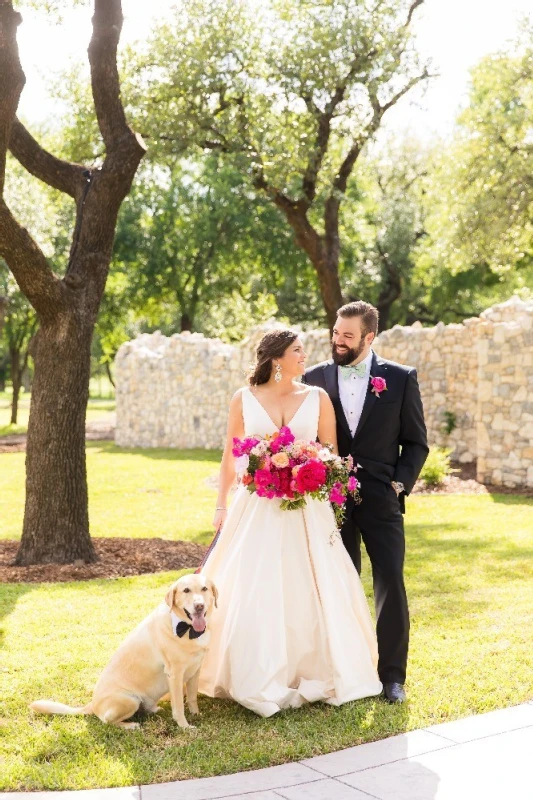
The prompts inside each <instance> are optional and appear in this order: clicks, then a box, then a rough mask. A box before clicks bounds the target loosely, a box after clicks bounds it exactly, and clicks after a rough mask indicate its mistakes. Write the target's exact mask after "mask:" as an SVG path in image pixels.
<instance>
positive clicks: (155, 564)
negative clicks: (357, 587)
mask: <svg viewBox="0 0 533 800" xmlns="http://www.w3.org/2000/svg"><path fill="white" fill-rule="evenodd" d="M454 467H455V469H456V472H454V474H453V475H450V476H448V477H447V478H445V479H444V481H443V483H442V485H441V486H435V487H432V488H428V487H427V486H425V484H423V483H422V481H418V482H417V484H416V486H415V488H414V491H413V494H458V493H461V494H488V493H494V492H497V493H498V494H516V495H522V496H526V497H533V490H531V489H523V490H517V489H509V488H508V487H505V486H485V485H483V484H482V483H478V482H477V480H476V469H475V464H455V465H454ZM93 542H94V547H95V550H96V553H97V556H98V561H96V562H95V563H94V564H86V563H85V562H83V561H82V562H78V563H75V564H42V565H36V566H31V567H15V566H12V565H13V562H14V560H15V555H16V552H17V548H18V544H19V543H18V542H17V541H9V540H8V541H1V540H0V583H41V582H50V583H57V582H68V581H84V580H90V579H91V578H122V577H126V576H128V575H142V574H143V573H147V572H172V571H177V570H180V569H187V568H188V569H190V568H196V567H197V566H199V564H201V562H202V559H203V557H204V555H205V552H206V550H207V548H206V547H204V546H203V545H199V544H195V543H194V542H182V541H169V540H167V539H119V538H116V539H93Z"/></svg>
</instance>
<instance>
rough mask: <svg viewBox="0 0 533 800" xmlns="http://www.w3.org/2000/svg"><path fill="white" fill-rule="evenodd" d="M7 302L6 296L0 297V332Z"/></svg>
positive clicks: (0, 331)
mask: <svg viewBox="0 0 533 800" xmlns="http://www.w3.org/2000/svg"><path fill="white" fill-rule="evenodd" d="M8 302H9V301H8V299H7V297H0V334H1V333H2V328H3V327H4V322H5V318H6V311H7V306H8Z"/></svg>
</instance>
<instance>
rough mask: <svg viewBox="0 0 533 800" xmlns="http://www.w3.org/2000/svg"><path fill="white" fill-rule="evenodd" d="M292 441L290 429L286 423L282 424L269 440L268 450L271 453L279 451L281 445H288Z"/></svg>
mask: <svg viewBox="0 0 533 800" xmlns="http://www.w3.org/2000/svg"><path fill="white" fill-rule="evenodd" d="M293 442H294V436H293V434H292V433H291V429H290V428H288V427H287V426H286V425H284V426H283V427H282V428H280V429H279V431H278V432H277V434H276V435H275V436H274V438H273V439H272V441H271V442H270V450H271V451H272V452H273V453H279V451H280V450H281V449H282V448H283V447H288V446H289V445H291V444H292V443H293Z"/></svg>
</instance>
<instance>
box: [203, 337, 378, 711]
mask: <svg viewBox="0 0 533 800" xmlns="http://www.w3.org/2000/svg"><path fill="white" fill-rule="evenodd" d="M305 358H306V356H305V352H304V348H303V345H302V342H301V341H300V339H299V338H298V335H297V334H296V333H294V332H293V331H290V330H276V331H273V332H271V333H267V334H266V335H265V336H264V337H263V339H262V340H261V342H260V344H259V346H258V348H257V363H256V366H255V369H254V371H253V373H252V375H251V376H250V378H249V383H250V386H249V387H246V388H243V389H239V390H238V391H237V392H236V394H235V395H234V397H233V399H232V401H231V404H230V411H229V421H228V435H227V442H226V447H225V449H224V455H223V457H222V465H221V470H220V488H219V494H218V500H217V507H216V512H215V517H214V521H213V524H214V526H215V530H216V531H217V536H216V538H215V541H214V545H212V546H211V548H210V550H209V552H208V555H207V557H206V560H205V561H204V564H203V566H202V573H203V574H205V575H207V577H209V578H211V579H213V580H214V581H215V583H216V585H217V588H218V590H219V593H220V601H219V607H218V609H217V610H216V611H214V613H213V615H212V618H211V623H210V629H211V632H212V633H211V637H212V638H211V646H210V648H209V651H208V653H207V655H206V657H205V660H204V663H203V666H202V671H201V675H200V687H199V688H200V691H201V692H202V693H203V694H206V695H209V696H210V697H225V698H232V699H233V700H236V701H237V702H238V703H240V704H241V705H243V706H245V707H246V708H249V709H251V710H252V711H255V713H256V714H259V715H260V716H262V717H270V716H271V715H272V714H275V713H276V712H278V711H280V709H283V708H297V707H299V706H301V705H302V704H303V703H306V702H315V701H317V700H322V701H325V702H326V703H330V704H331V705H335V706H337V705H340V704H341V703H347V702H349V701H350V700H356V699H358V698H361V697H369V696H371V695H378V694H379V693H380V692H381V683H380V681H379V678H378V675H377V671H376V666H377V655H378V654H377V645H376V639H375V633H374V626H373V624H372V620H371V617H370V613H369V610H368V605H367V602H366V598H365V595H364V592H363V588H362V586H361V582H360V579H359V576H358V574H357V571H356V569H355V567H354V566H353V563H352V561H351V559H350V557H349V555H348V553H347V552H346V550H345V549H344V546H343V544H342V541H341V539H340V536H338V535H337V532H336V525H335V518H334V515H333V511H332V509H331V507H330V505H329V503H327V502H325V501H321V500H315V499H312V498H307V504H306V506H305V508H303V509H298V510H295V511H282V510H281V509H280V503H281V501H280V500H278V499H273V500H270V499H267V498H265V497H258V496H257V495H256V494H250V493H249V492H248V491H247V489H246V487H245V486H243V485H242V484H241V485H240V486H239V488H238V489H237V491H236V493H235V495H234V497H233V500H232V503H231V506H230V508H229V509H227V507H226V502H227V497H228V493H229V490H230V487H231V485H232V483H233V481H234V479H235V468H234V459H233V456H232V443H233V437H238V438H239V439H242V438H244V436H251V435H254V434H255V435H258V436H266V435H267V434H273V433H275V432H276V431H278V430H279V428H281V427H282V426H283V425H287V426H289V427H290V429H291V431H292V432H293V434H294V435H295V436H296V438H297V439H305V440H307V441H314V440H315V439H316V438H317V437H318V439H319V440H320V441H321V442H322V443H330V444H333V445H334V447H335V452H337V451H336V441H337V437H336V427H335V412H334V410H333V406H332V404H331V400H330V399H329V397H328V395H327V394H326V393H325V392H324V391H323V390H322V389H319V388H317V387H314V386H306V385H304V384H302V383H300V382H299V381H298V380H297V378H298V377H300V376H301V375H303V373H304V366H305Z"/></svg>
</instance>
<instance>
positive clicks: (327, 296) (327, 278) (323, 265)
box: [312, 252, 344, 331]
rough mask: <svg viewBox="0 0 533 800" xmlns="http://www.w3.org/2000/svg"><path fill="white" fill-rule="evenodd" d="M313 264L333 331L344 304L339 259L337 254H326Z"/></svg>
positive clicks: (329, 325) (330, 327) (329, 326)
mask: <svg viewBox="0 0 533 800" xmlns="http://www.w3.org/2000/svg"><path fill="white" fill-rule="evenodd" d="M312 264H313V266H314V268H315V270H316V273H317V276H318V285H319V287H320V294H321V296H322V302H323V304H324V309H325V311H326V317H327V320H328V328H329V329H330V331H332V330H333V326H334V325H335V322H336V319H337V311H338V309H339V308H340V306H342V305H343V303H344V298H343V296H342V290H341V284H340V280H339V259H338V256H337V255H336V254H335V253H331V252H325V253H324V256H323V258H321V259H319V260H318V261H313V260H312Z"/></svg>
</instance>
